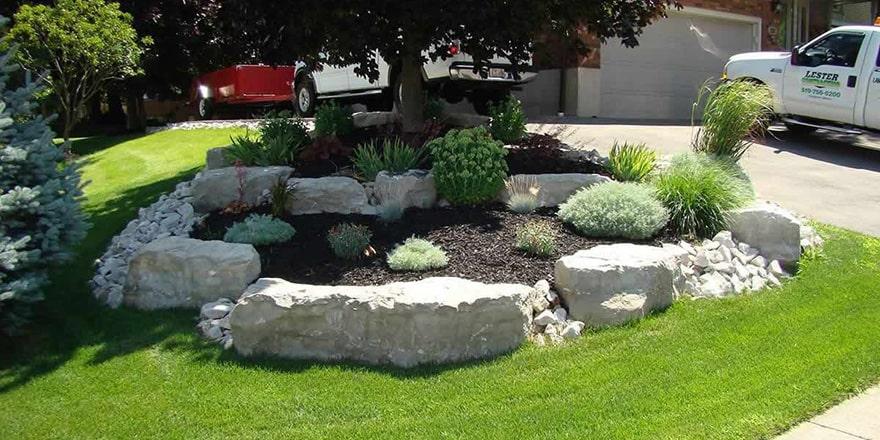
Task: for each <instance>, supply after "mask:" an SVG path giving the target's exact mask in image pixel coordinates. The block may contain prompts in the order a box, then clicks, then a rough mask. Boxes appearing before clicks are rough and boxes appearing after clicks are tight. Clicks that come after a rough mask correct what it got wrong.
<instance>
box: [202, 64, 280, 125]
mask: <svg viewBox="0 0 880 440" xmlns="http://www.w3.org/2000/svg"><path fill="white" fill-rule="evenodd" d="M295 73H296V68H295V67H294V66H266V65H262V64H259V65H246V64H240V65H236V66H232V67H227V68H225V69H221V70H216V71H214V72H209V73H206V74H204V75H202V76H200V77H198V78H196V79H194V80H193V86H192V97H193V100H194V101H196V102H197V103H198V113H199V117H200V118H202V119H210V118H211V116H212V114H213V113H214V110H215V109H216V108H217V107H218V106H224V105H239V106H243V105H256V106H272V105H277V104H282V103H284V104H286V103H290V102H291V101H292V100H293V88H292V87H291V84H293V76H294V74H295Z"/></svg>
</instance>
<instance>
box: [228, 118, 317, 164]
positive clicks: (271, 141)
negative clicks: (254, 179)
mask: <svg viewBox="0 0 880 440" xmlns="http://www.w3.org/2000/svg"><path fill="white" fill-rule="evenodd" d="M230 139H231V141H232V145H231V146H230V147H229V148H228V149H227V150H226V154H227V155H228V156H229V157H230V158H231V159H232V160H233V161H240V162H241V163H242V164H244V165H246V166H261V167H265V166H273V165H290V164H293V163H294V162H295V161H296V159H297V157H298V156H299V154H300V152H301V151H302V150H303V148H305V147H306V146H307V145H309V143H311V138H310V137H309V133H308V130H306V126H305V123H303V121H302V120H301V119H299V118H292V117H291V114H290V112H279V113H269V114H267V115H266V118H265V119H264V120H263V121H262V122H260V129H259V133H258V135H256V136H255V135H253V134H251V133H246V134H245V135H243V136H232V137H231V138H230Z"/></svg>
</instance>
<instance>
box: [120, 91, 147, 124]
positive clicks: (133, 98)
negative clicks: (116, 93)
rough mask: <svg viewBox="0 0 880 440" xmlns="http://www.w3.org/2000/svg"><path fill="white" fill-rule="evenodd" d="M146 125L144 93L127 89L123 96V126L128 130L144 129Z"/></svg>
mask: <svg viewBox="0 0 880 440" xmlns="http://www.w3.org/2000/svg"><path fill="white" fill-rule="evenodd" d="M146 127H147V117H146V114H145V112H144V95H143V94H142V93H140V92H138V91H129V92H128V93H127V94H126V96H125V128H126V129H127V130H129V131H144V129H146Z"/></svg>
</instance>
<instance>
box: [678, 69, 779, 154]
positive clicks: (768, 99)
mask: <svg viewBox="0 0 880 440" xmlns="http://www.w3.org/2000/svg"><path fill="white" fill-rule="evenodd" d="M703 96H705V97H706V98H705V102H706V105H705V107H704V108H703V117H702V124H703V125H702V127H701V128H700V129H699V130H698V131H697V135H696V137H695V138H694V141H693V149H694V151H696V152H698V153H706V154H711V155H715V156H719V157H726V158H729V159H731V160H733V161H738V160H739V159H740V158H741V157H742V156H743V154H745V152H746V151H748V149H749V147H751V146H752V141H751V139H752V138H753V137H754V136H756V135H760V134H762V133H763V132H764V131H765V130H766V129H767V126H768V124H769V123H770V118H769V115H771V114H772V113H773V110H772V105H773V94H772V92H771V91H770V89H769V88H768V87H767V86H765V85H763V84H757V83H754V82H750V81H730V82H726V83H722V84H720V85H718V87H716V88H715V89H714V90H710V88H709V87H708V86H705V87H704V88H703V91H702V92H701V93H700V96H699V97H698V98H697V103H696V104H694V111H695V112H696V110H697V108H698V107H699V103H700V102H702V101H703Z"/></svg>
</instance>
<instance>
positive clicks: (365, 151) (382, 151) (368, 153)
mask: <svg viewBox="0 0 880 440" xmlns="http://www.w3.org/2000/svg"><path fill="white" fill-rule="evenodd" d="M423 151H424V150H421V149H415V148H413V147H411V146H409V145H407V144H405V143H403V142H402V141H401V140H400V139H399V138H385V139H383V140H382V146H381V148H380V147H378V145H377V143H376V141H375V140H372V141H370V142H369V143H368V144H361V145H359V146H358V147H357V149H355V150H354V155H353V156H352V162H354V168H355V170H357V173H358V175H359V176H360V177H361V178H362V179H364V180H365V181H368V182H371V181H373V180H376V175H377V174H379V172H380V171H388V172H392V173H402V172H404V171H406V170H411V169H414V168H417V167H418V166H419V165H420V164H421V163H422V162H423V161H424V160H425V158H424V154H423Z"/></svg>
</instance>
